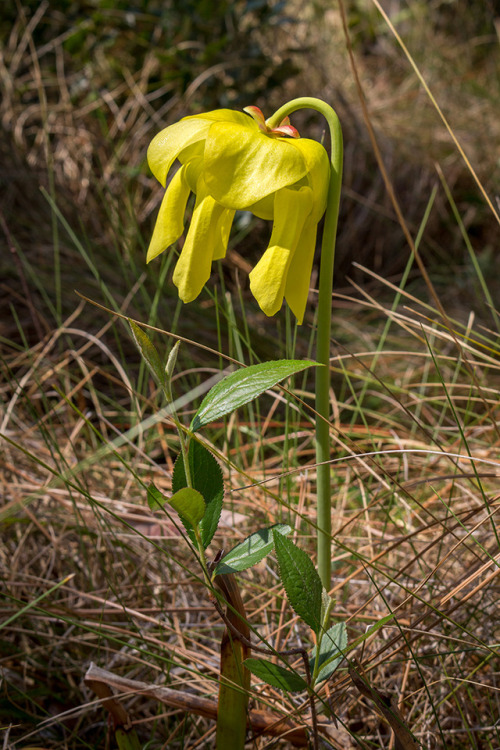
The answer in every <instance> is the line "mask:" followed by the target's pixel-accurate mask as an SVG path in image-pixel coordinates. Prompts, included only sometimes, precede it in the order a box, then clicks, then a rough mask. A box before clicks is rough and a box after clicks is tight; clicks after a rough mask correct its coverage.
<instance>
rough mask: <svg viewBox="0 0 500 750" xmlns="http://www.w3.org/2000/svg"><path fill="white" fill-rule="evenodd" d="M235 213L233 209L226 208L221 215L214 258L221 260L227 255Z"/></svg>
mask: <svg viewBox="0 0 500 750" xmlns="http://www.w3.org/2000/svg"><path fill="white" fill-rule="evenodd" d="M235 213H236V212H235V211H233V210H232V209H230V208H225V209H224V211H223V212H222V213H221V215H220V217H219V221H218V222H217V230H216V245H215V249H214V253H213V256H212V260H221V258H225V257H226V250H227V243H228V242H229V235H230V233H231V227H232V224H233V219H234V214H235Z"/></svg>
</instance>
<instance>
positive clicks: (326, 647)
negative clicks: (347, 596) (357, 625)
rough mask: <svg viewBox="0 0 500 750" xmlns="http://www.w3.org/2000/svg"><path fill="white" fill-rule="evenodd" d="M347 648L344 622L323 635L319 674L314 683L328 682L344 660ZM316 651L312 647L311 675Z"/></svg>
mask: <svg viewBox="0 0 500 750" xmlns="http://www.w3.org/2000/svg"><path fill="white" fill-rule="evenodd" d="M346 647H347V628H346V626H345V622H338V623H336V624H335V625H333V626H332V627H331V628H330V629H329V630H327V631H326V633H323V637H322V638H321V644H320V648H319V655H318V664H319V672H318V675H317V678H316V682H322V681H323V680H328V679H329V678H330V677H331V676H332V674H333V673H334V672H335V670H336V669H337V667H338V666H339V664H340V662H341V661H342V659H343V658H344V652H345V649H346ZM316 652H317V649H316V647H314V649H313V651H312V654H311V673H313V672H314V667H315V662H316Z"/></svg>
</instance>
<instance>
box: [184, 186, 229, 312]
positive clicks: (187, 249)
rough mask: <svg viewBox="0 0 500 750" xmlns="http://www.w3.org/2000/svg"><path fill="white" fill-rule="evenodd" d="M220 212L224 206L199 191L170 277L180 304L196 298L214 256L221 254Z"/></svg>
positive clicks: (208, 275) (206, 277) (206, 278)
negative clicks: (176, 290) (177, 293)
mask: <svg viewBox="0 0 500 750" xmlns="http://www.w3.org/2000/svg"><path fill="white" fill-rule="evenodd" d="M223 213H224V206H221V205H220V203H217V202H216V201H214V199H213V198H212V197H211V196H210V195H208V194H207V193H205V192H203V191H202V190H200V191H199V192H198V193H197V196H196V205H195V207H194V211H193V218H192V219H191V224H190V226H189V231H188V234H187V237H186V241H185V242H184V247H183V248H182V252H181V254H180V257H179V260H178V261H177V264H176V266H175V270H174V274H173V281H174V284H175V285H176V287H177V288H178V290H179V297H180V298H181V300H182V301H183V302H192V301H193V300H194V299H196V297H197V296H198V295H199V293H200V292H201V290H202V289H203V286H204V285H205V283H206V282H207V281H208V279H209V278H210V270H211V266H212V259H213V257H214V253H216V254H217V253H221V252H222V235H221V230H220V226H219V220H220V218H221V215H222V214H223ZM223 254H225V248H224V253H223ZM220 257H222V256H220Z"/></svg>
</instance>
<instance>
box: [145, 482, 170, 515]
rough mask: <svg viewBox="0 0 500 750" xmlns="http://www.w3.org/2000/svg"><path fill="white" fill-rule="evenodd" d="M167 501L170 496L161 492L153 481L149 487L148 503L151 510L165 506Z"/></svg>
mask: <svg viewBox="0 0 500 750" xmlns="http://www.w3.org/2000/svg"><path fill="white" fill-rule="evenodd" d="M165 503H168V497H167V496H166V495H164V494H163V492H160V490H159V489H158V487H155V485H154V484H153V482H151V484H150V485H149V487H148V505H149V507H150V508H151V510H158V509H159V508H163V506H164V505H165Z"/></svg>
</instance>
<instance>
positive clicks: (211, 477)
mask: <svg viewBox="0 0 500 750" xmlns="http://www.w3.org/2000/svg"><path fill="white" fill-rule="evenodd" d="M188 460H189V468H190V473H191V480H192V483H193V487H194V489H195V490H198V492H199V493H200V495H201V496H202V497H203V499H204V501H205V505H206V510H205V515H204V516H203V518H202V520H201V521H200V525H199V527H200V532H201V540H202V542H203V547H204V549H206V548H207V547H208V545H209V544H210V542H211V541H212V537H213V535H214V534H215V532H216V531H217V526H218V525H219V519H220V514H221V511H222V499H223V497H224V482H223V479H222V471H221V468H220V466H219V464H218V463H217V461H216V459H215V458H214V456H213V455H212V454H211V453H210V451H209V450H207V449H206V448H205V446H204V445H202V444H201V443H199V442H198V441H197V440H193V439H191V442H190V443H189V449H188ZM183 487H187V482H186V472H185V470H184V460H183V458H182V454H180V455H179V457H178V459H177V461H176V462H175V466H174V474H173V477H172V492H174V493H176V492H178V491H179V490H181V489H182V488H183ZM183 523H184V526H185V527H186V531H187V532H188V534H189V538H190V539H191V541H192V542H193V543H195V538H194V532H193V526H192V524H191V523H189V521H184V520H183Z"/></svg>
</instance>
